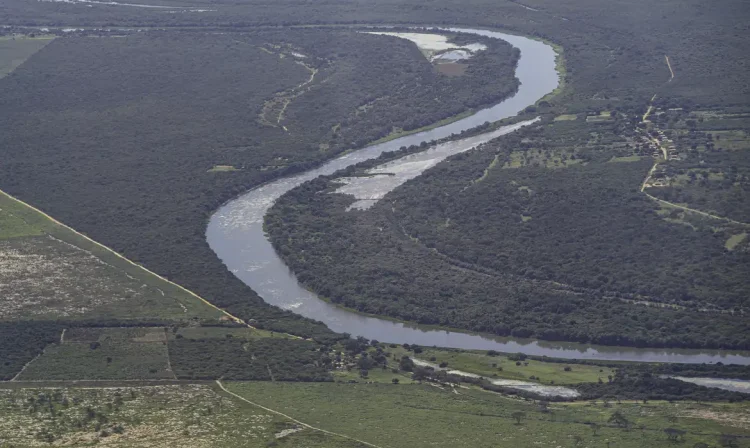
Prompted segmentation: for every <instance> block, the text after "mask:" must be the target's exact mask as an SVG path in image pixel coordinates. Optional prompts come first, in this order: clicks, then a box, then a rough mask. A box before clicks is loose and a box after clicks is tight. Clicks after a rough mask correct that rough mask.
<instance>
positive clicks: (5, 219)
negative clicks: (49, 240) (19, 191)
mask: <svg viewBox="0 0 750 448" xmlns="http://www.w3.org/2000/svg"><path fill="white" fill-rule="evenodd" d="M17 204H18V203H16V202H11V201H9V200H7V198H6V197H4V196H0V240H2V239H8V238H15V237H19V236H34V235H41V234H42V233H43V232H42V229H41V228H40V226H38V225H33V224H29V223H27V222H26V221H25V220H24V219H23V217H21V216H19V215H17V214H16V213H17V207H18V205H17Z"/></svg>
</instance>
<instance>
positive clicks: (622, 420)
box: [607, 411, 630, 428]
mask: <svg viewBox="0 0 750 448" xmlns="http://www.w3.org/2000/svg"><path fill="white" fill-rule="evenodd" d="M607 422H608V423H614V424H615V425H617V426H619V427H620V428H627V427H628V426H629V425H630V420H628V418H627V417H625V415H623V413H622V412H620V411H615V412H614V413H613V414H612V416H611V417H609V420H607Z"/></svg>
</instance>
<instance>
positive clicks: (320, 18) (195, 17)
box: [0, 0, 750, 109]
mask: <svg viewBox="0 0 750 448" xmlns="http://www.w3.org/2000/svg"><path fill="white" fill-rule="evenodd" d="M160 4H163V5H168V6H169V5H172V6H175V7H177V8H176V9H177V10H178V11H180V10H184V7H186V6H192V7H199V8H200V7H202V8H203V9H208V10H209V11H205V12H201V13H192V14H168V13H165V12H164V11H159V10H154V9H150V8H113V7H99V6H95V7H91V8H87V7H85V6H84V5H73V4H60V3H54V2H28V1H25V0H6V1H5V2H3V4H2V5H0V16H1V17H4V18H5V20H4V22H5V23H7V24H8V25H25V26H34V25H39V26H50V25H59V26H112V25H113V24H119V25H122V26H136V25H137V26H160V27H179V26H211V27H233V28H245V27H253V26H270V25H295V24H352V23H382V24H394V23H403V24H426V25H436V24H440V25H464V26H482V27H492V28H498V29H505V30H509V31H513V32H516V33H520V34H524V35H533V36H539V37H542V38H546V39H549V40H551V41H553V42H555V43H557V44H559V45H561V46H562V47H563V48H564V51H565V60H566V68H567V76H566V83H567V85H568V86H569V87H570V88H569V89H567V90H566V91H565V92H564V93H563V95H562V97H561V98H560V99H559V100H560V101H564V102H566V103H567V105H568V106H569V107H575V108H579V109H580V108H585V107H592V106H593V107H596V106H605V107H610V106H618V105H622V104H626V103H632V104H641V105H643V104H644V103H645V101H647V100H648V99H649V98H651V96H652V95H653V94H654V93H655V92H654V90H655V89H657V88H659V87H661V86H662V84H663V83H664V82H665V81H666V80H667V79H669V77H670V72H669V70H668V68H667V66H666V63H665V58H664V56H665V55H668V56H669V58H670V60H671V62H672V65H673V68H674V71H675V75H676V76H675V79H674V80H673V82H671V83H669V84H668V85H665V86H664V93H665V94H666V96H668V97H672V98H675V99H677V100H678V101H680V102H684V103H686V104H689V103H694V104H701V105H704V106H725V105H744V104H747V103H748V101H749V100H750V87H749V86H748V84H747V82H746V78H745V73H744V71H743V70H742V69H740V68H739V67H743V66H747V64H748V62H749V61H748V57H750V56H748V53H747V52H746V51H744V44H745V40H746V36H747V32H748V30H747V23H748V9H747V7H746V4H745V2H744V1H742V0H730V1H724V2H722V4H721V7H712V6H710V5H707V4H706V3H705V1H702V0H689V1H681V0H668V1H661V2H658V3H654V2H650V1H647V0H634V1H628V2H612V1H608V2H601V1H597V0H585V1H579V0H562V1H553V0H529V1H524V2H523V5H521V4H519V3H516V2H510V1H508V2H498V1H495V0H470V1H464V0H460V1H459V0H434V1H431V2H428V3H425V2H421V1H416V0H408V1H403V0H377V1H371V0H355V1H351V0H346V1H344V0H334V1H328V2H325V3H315V4H309V3H305V4H304V5H301V4H300V3H299V2H296V1H291V0H281V1H277V2H273V4H270V3H267V2H262V1H259V0H250V1H245V2H235V1H230V0H222V1H205V0H190V1H187V2H186V1H178V0H166V1H161V2H160ZM178 6H179V7H178ZM524 6H528V7H530V8H533V9H527V8H525V7H524ZM644 108H645V106H644Z"/></svg>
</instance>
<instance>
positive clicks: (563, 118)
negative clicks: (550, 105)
mask: <svg viewBox="0 0 750 448" xmlns="http://www.w3.org/2000/svg"><path fill="white" fill-rule="evenodd" d="M577 119H578V115H575V114H562V115H558V116H556V117H555V121H572V120H577Z"/></svg>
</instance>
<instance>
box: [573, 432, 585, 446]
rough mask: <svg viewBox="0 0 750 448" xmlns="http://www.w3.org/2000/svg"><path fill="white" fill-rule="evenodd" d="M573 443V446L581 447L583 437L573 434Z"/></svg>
mask: <svg viewBox="0 0 750 448" xmlns="http://www.w3.org/2000/svg"><path fill="white" fill-rule="evenodd" d="M573 443H574V444H575V446H581V445H583V437H581V436H579V435H578V434H575V435H574V436H573Z"/></svg>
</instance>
